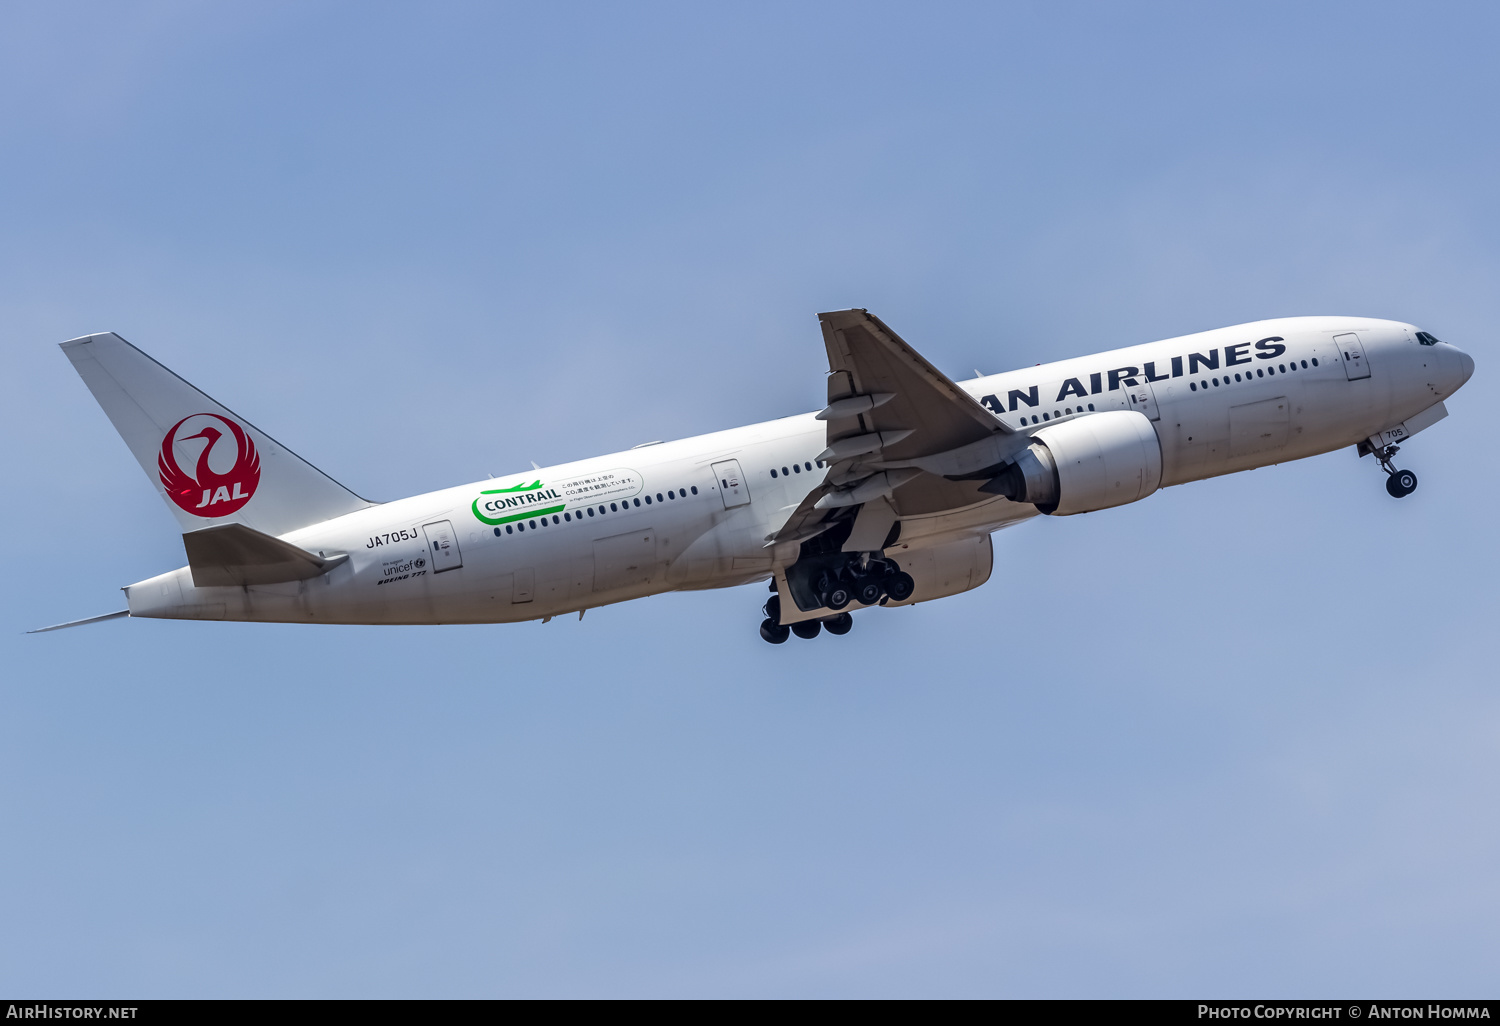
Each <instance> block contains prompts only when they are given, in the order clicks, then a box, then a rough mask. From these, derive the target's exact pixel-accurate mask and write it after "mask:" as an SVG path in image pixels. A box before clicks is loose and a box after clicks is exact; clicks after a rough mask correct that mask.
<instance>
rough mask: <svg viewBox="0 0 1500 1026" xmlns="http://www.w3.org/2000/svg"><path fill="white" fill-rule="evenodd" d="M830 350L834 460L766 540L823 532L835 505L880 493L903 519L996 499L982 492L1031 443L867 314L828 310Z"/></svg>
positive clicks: (830, 455) (826, 416)
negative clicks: (817, 485) (824, 476)
mask: <svg viewBox="0 0 1500 1026" xmlns="http://www.w3.org/2000/svg"><path fill="white" fill-rule="evenodd" d="M818 320H819V321H821V322H822V325H823V342H824V345H825V346H826V347H827V349H828V368H829V373H828V408H827V409H825V410H824V411H823V412H822V413H820V414H818V417H819V419H821V420H825V421H827V422H828V448H827V450H825V451H824V453H823V454H822V459H823V460H824V461H825V462H827V463H828V464H829V473H828V477H827V479H826V482H825V483H824V485H823V486H822V487H821V488H819V489H817V490H816V491H814V492H813V493H812V494H810V495H808V496H807V498H806V499H804V500H803V502H802V503H801V505H799V506H798V508H797V510H796V511H795V512H794V513H793V514H792V516H791V518H790V519H789V520H788V521H787V523H786V525H785V526H784V527H783V528H782V529H781V530H780V531H779V532H777V534H776V535H775V536H774V538H771V539H768V540H767V541H768V545H769V544H776V543H777V542H781V543H786V542H794V541H800V540H804V539H806V538H810V537H814V536H816V535H817V534H819V533H820V531H821V529H822V526H821V525H824V524H826V523H827V521H828V517H829V516H830V515H834V516H836V515H837V514H836V513H835V512H833V511H836V510H838V509H839V508H842V507H848V506H854V505H859V504H861V503H865V502H870V501H873V500H875V499H878V498H885V499H887V500H888V501H889V502H890V504H891V506H892V507H893V509H894V510H895V512H896V515H897V516H912V515H915V514H918V513H935V512H941V511H943V510H948V509H959V508H962V507H964V506H971V505H974V504H975V503H977V502H982V501H986V500H989V499H992V498H993V496H991V495H987V494H985V493H983V492H981V491H980V490H979V488H980V486H981V485H983V484H984V483H985V482H986V481H987V480H988V479H989V478H990V477H992V476H993V474H994V472H995V470H996V468H997V467H998V466H999V464H1001V463H1003V462H1004V461H1005V460H1007V459H1009V458H1010V457H1011V456H1012V455H1014V454H1015V453H1016V452H1017V451H1019V450H1020V449H1022V448H1024V447H1025V445H1026V444H1027V443H1028V442H1029V441H1030V439H1029V438H1027V437H1026V436H1025V435H1024V434H1017V433H1015V432H1014V431H1013V430H1012V429H1010V428H1008V427H1006V426H1005V425H1004V424H1002V423H1001V422H1000V420H999V419H998V418H997V417H995V416H994V415H993V414H991V413H990V412H989V411H988V410H986V409H985V408H984V407H983V406H981V405H980V404H979V402H978V401H977V400H975V399H974V397H973V396H971V395H969V393H967V392H965V391H964V390H963V389H962V388H959V387H958V385H956V384H954V383H953V381H951V380H950V379H949V378H948V377H947V376H946V375H944V374H943V372H942V371H940V370H938V369H937V368H936V367H934V366H933V365H932V364H930V363H928V362H927V360H926V359H924V358H923V357H922V355H921V354H920V353H918V352H917V351H916V350H915V349H913V348H912V347H911V346H909V345H907V344H906V342H904V341H903V340H902V339H901V337H900V336H899V335H897V334H896V333H895V332H894V331H892V330H891V329H890V328H888V327H886V325H885V324H884V323H882V322H881V320H880V318H878V317H875V316H873V315H872V314H870V313H869V312H867V311H865V310H840V311H837V312H834V313H822V314H819V315H818Z"/></svg>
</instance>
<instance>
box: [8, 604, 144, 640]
mask: <svg viewBox="0 0 1500 1026" xmlns="http://www.w3.org/2000/svg"><path fill="white" fill-rule="evenodd" d="M129 615H130V610H128V609H122V610H120V611H119V612H118V613H105V614H104V615H103V616H91V617H89V618H88V619H87V620H69V621H68V622H67V623H55V624H53V625H52V626H51V627H38V628H37V629H36V630H34V631H27V632H26V633H27V634H46V633H47V632H48V631H60V630H62V629H63V628H64V627H82V626H83V625H84V624H88V623H103V622H104V621H105V620H118V619H119V618H120V617H122V616H129Z"/></svg>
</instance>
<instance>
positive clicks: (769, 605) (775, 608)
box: [760, 595, 781, 623]
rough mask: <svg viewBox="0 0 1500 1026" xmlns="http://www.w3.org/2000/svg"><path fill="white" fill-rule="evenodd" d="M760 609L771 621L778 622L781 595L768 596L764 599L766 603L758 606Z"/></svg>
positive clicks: (779, 619) (779, 618) (779, 620)
mask: <svg viewBox="0 0 1500 1026" xmlns="http://www.w3.org/2000/svg"><path fill="white" fill-rule="evenodd" d="M760 611H761V612H762V613H764V614H765V617H766V619H767V620H770V621H771V622H772V623H780V622H781V596H780V595H772V596H771V597H770V598H768V599H766V604H765V605H763V606H761V607H760Z"/></svg>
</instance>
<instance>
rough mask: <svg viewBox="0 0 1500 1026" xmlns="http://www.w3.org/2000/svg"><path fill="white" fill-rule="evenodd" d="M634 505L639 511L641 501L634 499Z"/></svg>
mask: <svg viewBox="0 0 1500 1026" xmlns="http://www.w3.org/2000/svg"><path fill="white" fill-rule="evenodd" d="M635 505H636V508H637V509H639V508H640V505H641V500H640V499H636V500H635Z"/></svg>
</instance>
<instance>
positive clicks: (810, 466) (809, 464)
mask: <svg viewBox="0 0 1500 1026" xmlns="http://www.w3.org/2000/svg"><path fill="white" fill-rule="evenodd" d="M802 465H803V466H804V467H806V468H807V472H808V473H809V474H811V473H812V464H811V463H804V464H802Z"/></svg>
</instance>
